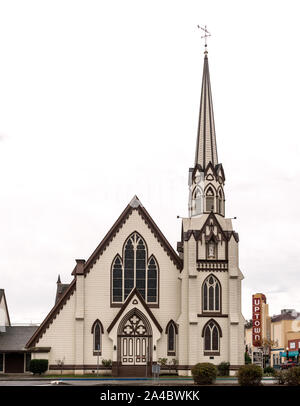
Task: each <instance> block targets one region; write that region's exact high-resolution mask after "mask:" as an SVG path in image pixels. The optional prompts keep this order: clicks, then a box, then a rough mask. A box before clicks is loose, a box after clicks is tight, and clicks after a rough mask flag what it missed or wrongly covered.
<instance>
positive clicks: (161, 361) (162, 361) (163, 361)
mask: <svg viewBox="0 0 300 406" xmlns="http://www.w3.org/2000/svg"><path fill="white" fill-rule="evenodd" d="M157 362H158V364H159V365H161V366H162V367H165V366H166V365H167V363H168V358H158V360H157Z"/></svg>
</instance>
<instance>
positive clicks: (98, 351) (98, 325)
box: [91, 319, 104, 355]
mask: <svg viewBox="0 0 300 406" xmlns="http://www.w3.org/2000/svg"><path fill="white" fill-rule="evenodd" d="M96 328H99V341H100V349H96V348H95V340H96ZM91 333H92V334H93V355H102V348H103V340H102V335H103V334H104V329H103V326H102V323H101V321H100V320H99V319H97V320H95V321H94V323H93V325H92V328H91Z"/></svg>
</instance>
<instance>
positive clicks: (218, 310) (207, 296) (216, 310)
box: [201, 274, 222, 314]
mask: <svg viewBox="0 0 300 406" xmlns="http://www.w3.org/2000/svg"><path fill="white" fill-rule="evenodd" d="M210 278H213V279H214V283H213V284H210V283H209V279H210ZM217 285H218V286H219V292H218V301H219V303H218V304H219V306H218V308H217V306H216V293H215V292H216V287H217ZM205 287H206V294H205ZM211 287H213V306H212V307H213V309H210V293H209V292H210V288H211ZM201 294H202V313H203V314H206V313H214V314H221V313H222V285H221V282H220V281H219V279H218V278H217V277H216V276H215V275H214V274H209V275H207V277H206V278H205V279H204V281H203V283H202V289H201ZM205 301H206V303H205ZM205 304H206V306H205ZM205 307H206V309H205Z"/></svg>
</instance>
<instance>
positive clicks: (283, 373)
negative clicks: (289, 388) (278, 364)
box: [274, 369, 288, 385]
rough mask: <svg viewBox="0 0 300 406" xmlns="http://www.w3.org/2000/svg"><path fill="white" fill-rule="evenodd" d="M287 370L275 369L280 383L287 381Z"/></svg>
mask: <svg viewBox="0 0 300 406" xmlns="http://www.w3.org/2000/svg"><path fill="white" fill-rule="evenodd" d="M287 373H288V371H287V370H282V369H281V370H279V371H275V375H274V376H275V378H276V379H277V382H278V384H279V385H284V384H285V383H286V379H287Z"/></svg>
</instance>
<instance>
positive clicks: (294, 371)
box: [286, 367, 300, 386]
mask: <svg viewBox="0 0 300 406" xmlns="http://www.w3.org/2000/svg"><path fill="white" fill-rule="evenodd" d="M286 383H287V384H288V385H291V386H299V385H300V367H292V368H289V369H288V370H287V372H286Z"/></svg>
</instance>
